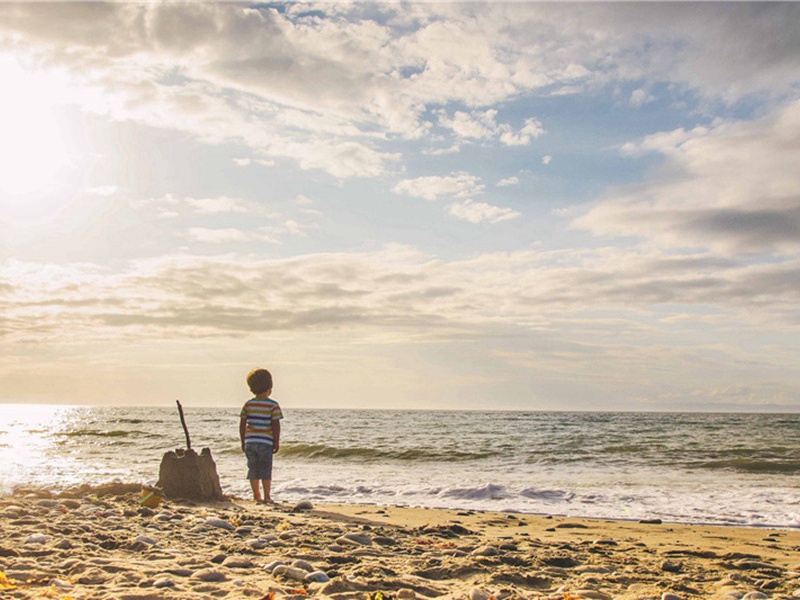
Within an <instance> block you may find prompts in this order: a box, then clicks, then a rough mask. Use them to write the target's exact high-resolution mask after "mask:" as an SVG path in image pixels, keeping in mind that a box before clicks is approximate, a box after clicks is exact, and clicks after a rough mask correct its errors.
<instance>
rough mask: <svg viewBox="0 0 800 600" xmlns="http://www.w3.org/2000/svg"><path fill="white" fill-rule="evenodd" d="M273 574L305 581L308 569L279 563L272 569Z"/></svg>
mask: <svg viewBox="0 0 800 600" xmlns="http://www.w3.org/2000/svg"><path fill="white" fill-rule="evenodd" d="M272 574H273V575H283V576H284V577H288V578H289V579H294V580H296V581H303V580H304V579H305V578H306V575H308V571H304V570H303V569H298V568H297V567H289V566H286V565H279V566H277V567H275V568H274V569H273V570H272Z"/></svg>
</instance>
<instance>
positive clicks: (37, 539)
mask: <svg viewBox="0 0 800 600" xmlns="http://www.w3.org/2000/svg"><path fill="white" fill-rule="evenodd" d="M25 543H26V544H46V543H47V536H46V535H44V534H43V533H34V534H33V535H29V536H28V537H27V538H26V539H25Z"/></svg>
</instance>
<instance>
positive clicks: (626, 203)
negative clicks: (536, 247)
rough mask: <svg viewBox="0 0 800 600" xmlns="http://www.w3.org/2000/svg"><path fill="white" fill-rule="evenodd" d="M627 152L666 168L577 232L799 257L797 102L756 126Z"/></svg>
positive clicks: (604, 206) (735, 126)
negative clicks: (660, 161)
mask: <svg viewBox="0 0 800 600" xmlns="http://www.w3.org/2000/svg"><path fill="white" fill-rule="evenodd" d="M623 151H625V152H626V153H628V154H631V153H635V152H639V153H641V152H647V151H650V152H658V153H660V154H662V155H663V156H664V158H665V164H664V165H663V167H662V168H661V169H660V170H659V171H658V172H656V173H655V174H654V175H653V176H652V177H651V178H650V179H648V180H645V181H644V182H643V183H640V184H637V185H635V186H629V187H627V188H623V189H621V190H620V191H619V192H618V193H617V194H616V195H615V196H614V197H612V198H610V199H608V200H605V201H601V202H598V203H597V204H595V205H594V206H592V207H590V208H589V210H588V211H587V212H586V214H585V215H583V216H582V217H579V218H577V219H576V220H575V221H574V224H575V225H576V226H578V227H581V228H584V229H588V230H590V231H592V232H594V233H596V234H602V235H622V236H636V237H645V238H650V239H653V240H655V241H656V242H658V243H660V244H663V245H665V246H667V247H695V248H713V249H716V250H718V251H721V252H726V253H757V252H768V253H773V252H774V253H788V254H793V253H797V252H800V196H798V193H797V190H798V189H800V169H798V168H797V165H798V164H800V102H793V103H790V104H788V105H786V106H783V107H781V108H779V109H778V110H776V111H775V112H773V113H772V114H768V115H766V116H764V117H762V118H761V119H759V120H756V121H751V122H748V121H743V122H736V121H731V122H720V123H717V124H716V125H714V126H712V127H709V128H698V129H695V130H693V131H689V132H687V131H684V130H682V129H681V130H677V131H674V132H666V133H663V134H657V135H653V136H649V137H648V138H645V139H644V140H642V141H641V142H639V143H636V144H628V145H626V146H624V147H623Z"/></svg>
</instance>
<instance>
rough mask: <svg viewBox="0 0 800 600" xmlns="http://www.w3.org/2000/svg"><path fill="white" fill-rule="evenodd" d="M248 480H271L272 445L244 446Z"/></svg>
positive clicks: (251, 444)
mask: <svg viewBox="0 0 800 600" xmlns="http://www.w3.org/2000/svg"><path fill="white" fill-rule="evenodd" d="M244 455H245V456H246V457H247V478H248V479H272V444H253V443H249V444H245V445H244Z"/></svg>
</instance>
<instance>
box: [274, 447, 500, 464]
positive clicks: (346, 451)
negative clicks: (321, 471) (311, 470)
mask: <svg viewBox="0 0 800 600" xmlns="http://www.w3.org/2000/svg"><path fill="white" fill-rule="evenodd" d="M499 454H500V453H498V452H491V451H487V452H466V451H463V450H447V449H442V448H424V447H423V448H405V449H403V448H397V449H391V450H389V449H382V448H368V447H358V446H357V447H351V448H346V447H336V446H329V445H326V444H294V443H288V444H286V443H285V444H283V445H282V446H281V455H282V456H286V457H292V458H320V459H332V460H336V459H343V458H346V459H352V460H360V461H365V462H366V461H372V460H387V459H390V460H402V461H412V462H413V461H458V462H461V461H472V460H481V459H485V458H491V457H494V456H498V455H499Z"/></svg>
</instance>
